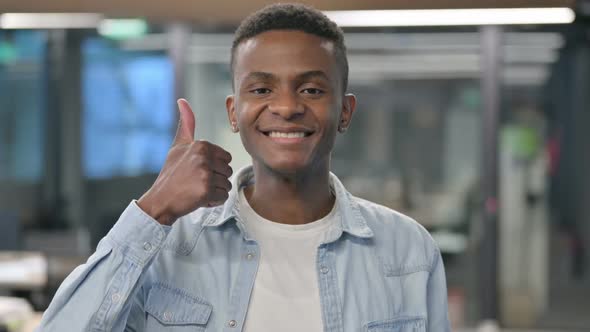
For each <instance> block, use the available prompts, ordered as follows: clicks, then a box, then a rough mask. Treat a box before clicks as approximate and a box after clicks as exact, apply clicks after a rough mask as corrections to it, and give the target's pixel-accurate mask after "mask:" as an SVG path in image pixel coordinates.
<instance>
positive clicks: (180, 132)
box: [173, 98, 195, 145]
mask: <svg viewBox="0 0 590 332" xmlns="http://www.w3.org/2000/svg"><path fill="white" fill-rule="evenodd" d="M177 103H178V113H179V119H178V129H177V130H176V137H174V143H173V144H174V145H176V144H179V143H190V142H192V141H193V140H194V139H195V115H194V114H193V110H192V109H191V105H190V104H189V103H188V101H186V99H183V98H181V99H178V101H177Z"/></svg>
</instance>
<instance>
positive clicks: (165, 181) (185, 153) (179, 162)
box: [137, 99, 232, 225]
mask: <svg viewBox="0 0 590 332" xmlns="http://www.w3.org/2000/svg"><path fill="white" fill-rule="evenodd" d="M178 109H179V112H180V119H179V123H178V129H177V131H176V137H175V138H174V142H173V143H172V147H171V148H170V151H169V152H168V157H167V158H166V162H165V163H164V166H163V167H162V170H161V171H160V174H159V175H158V178H157V179H156V181H155V182H154V184H153V185H152V187H151V188H150V189H149V190H148V191H147V192H146V193H145V194H144V195H143V196H142V197H141V198H140V199H139V200H138V202H137V204H138V205H139V207H140V208H141V209H142V210H143V211H144V212H146V213H147V214H148V215H150V216H151V217H152V218H154V219H155V220H157V221H158V222H159V223H160V224H163V225H172V224H173V223H174V222H175V221H176V220H177V219H178V218H180V217H182V216H184V215H186V214H188V213H190V212H192V211H194V210H196V209H198V208H201V207H211V206H216V205H221V204H223V202H225V200H226V199H227V197H228V192H229V191H230V189H231V183H230V182H229V180H228V178H229V177H230V176H231V174H232V169H231V167H230V166H229V162H230V161H231V154H229V152H227V151H225V150H224V149H222V148H220V147H219V146H217V145H215V144H212V143H209V142H207V141H195V140H194V135H195V122H196V121H195V117H194V115H193V111H192V110H191V107H190V105H189V103H188V102H187V101H186V100H184V99H179V100H178Z"/></svg>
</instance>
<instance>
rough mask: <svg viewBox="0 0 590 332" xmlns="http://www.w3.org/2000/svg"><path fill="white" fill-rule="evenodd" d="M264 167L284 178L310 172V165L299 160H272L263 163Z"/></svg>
mask: <svg viewBox="0 0 590 332" xmlns="http://www.w3.org/2000/svg"><path fill="white" fill-rule="evenodd" d="M263 164H264V167H265V168H266V169H268V170H270V171H271V172H272V173H275V174H279V175H282V176H285V177H291V176H295V175H297V174H305V173H308V172H309V171H310V170H311V168H312V167H311V165H310V163H307V162H304V161H301V160H273V161H269V162H264V163H263Z"/></svg>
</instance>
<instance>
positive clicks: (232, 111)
mask: <svg viewBox="0 0 590 332" xmlns="http://www.w3.org/2000/svg"><path fill="white" fill-rule="evenodd" d="M225 109H226V110H227V119H228V120H229V126H230V128H231V130H232V131H233V132H234V133H237V132H238V131H239V130H240V128H239V127H238V116H237V114H236V108H235V96H234V95H229V96H227V97H226V98H225Z"/></svg>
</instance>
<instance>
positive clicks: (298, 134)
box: [264, 131, 311, 138]
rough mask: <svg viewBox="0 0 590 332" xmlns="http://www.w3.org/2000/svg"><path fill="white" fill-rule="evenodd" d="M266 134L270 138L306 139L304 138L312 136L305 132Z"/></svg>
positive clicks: (270, 132) (273, 132)
mask: <svg viewBox="0 0 590 332" xmlns="http://www.w3.org/2000/svg"><path fill="white" fill-rule="evenodd" d="M264 134H265V135H266V136H268V137H271V138H304V137H307V136H309V135H311V133H306V132H303V131H297V132H289V133H285V132H280V131H269V132H266V133H264Z"/></svg>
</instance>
